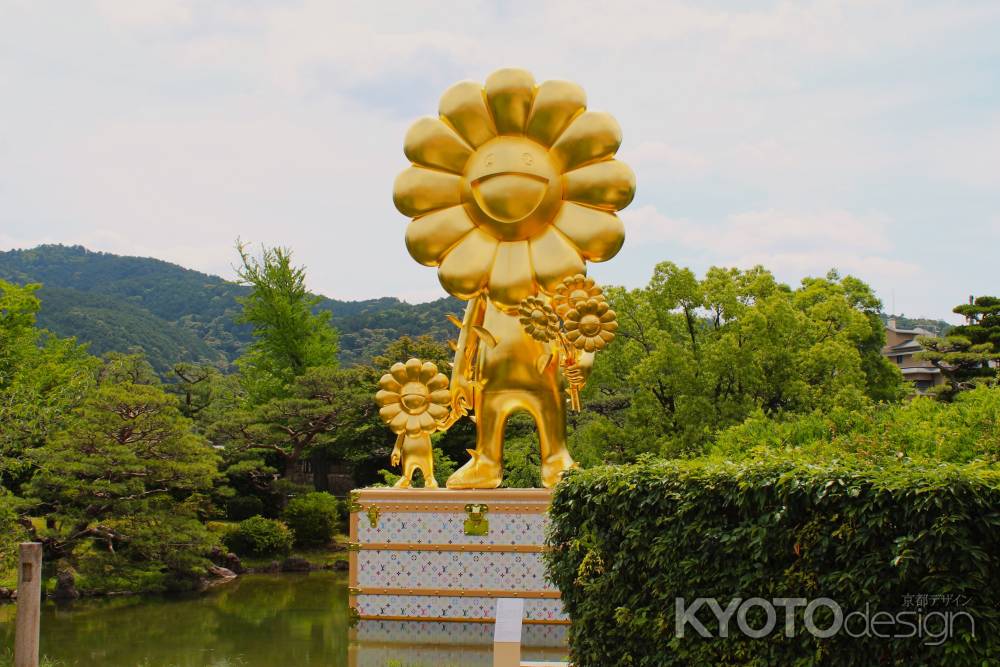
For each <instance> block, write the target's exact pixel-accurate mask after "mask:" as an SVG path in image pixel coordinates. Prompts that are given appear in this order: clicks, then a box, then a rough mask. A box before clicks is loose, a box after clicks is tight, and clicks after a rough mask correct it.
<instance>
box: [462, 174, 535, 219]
mask: <svg viewBox="0 0 1000 667" xmlns="http://www.w3.org/2000/svg"><path fill="white" fill-rule="evenodd" d="M470 185H471V186H472V194H473V196H474V197H475V198H476V203H477V204H479V207H480V208H481V209H482V210H483V212H485V213H487V214H488V215H489V216H490V217H492V218H494V219H495V220H498V221H500V222H508V223H510V222H519V221H521V220H524V219H525V218H527V217H528V216H529V215H531V214H532V213H533V212H534V211H535V209H537V208H538V205H539V204H541V203H542V199H544V197H545V192H546V190H547V189H548V187H549V180H548V179H547V178H545V177H543V176H537V175H535V174H525V173H522V172H517V171H501V172H498V173H496V174H490V175H489V176H482V177H480V178H477V179H476V180H474V181H472V182H471V183H470Z"/></svg>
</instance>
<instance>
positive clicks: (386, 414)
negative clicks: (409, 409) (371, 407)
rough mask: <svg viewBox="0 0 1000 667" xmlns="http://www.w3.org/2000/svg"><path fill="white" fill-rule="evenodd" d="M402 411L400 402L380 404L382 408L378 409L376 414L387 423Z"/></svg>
mask: <svg viewBox="0 0 1000 667" xmlns="http://www.w3.org/2000/svg"><path fill="white" fill-rule="evenodd" d="M402 411H403V406H402V405H401V404H399V403H391V404H389V405H385V406H382V409H381V410H379V411H378V414H379V416H380V417H381V418H382V420H383V421H384V422H386V423H387V424H388V423H389V422H391V421H392V420H393V419H395V418H396V415H398V414H399V413H400V412H402Z"/></svg>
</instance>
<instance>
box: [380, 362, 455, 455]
mask: <svg viewBox="0 0 1000 667" xmlns="http://www.w3.org/2000/svg"><path fill="white" fill-rule="evenodd" d="M378 384H379V387H380V389H379V392H378V393H377V394H375V400H376V402H378V404H379V406H380V407H381V409H380V410H379V415H380V416H381V417H382V420H383V421H384V422H385V423H386V424H388V425H389V428H390V429H392V432H393V433H397V434H404V433H405V434H406V435H409V436H412V437H416V436H418V435H420V434H429V433H433V432H434V431H436V430H437V429H438V423H439V422H440V421H441V420H442V419H444V418H445V417H447V416H448V413H449V409H448V406H449V404H450V403H451V392H449V391H448V377H447V376H446V375H444V374H443V373H439V372H438V369H437V366H435V365H434V364H432V363H431V362H429V361H425V362H421V361H420V360H419V359H410V360H409V361H407V362H406V363H405V364H402V363H397V364H393V366H392V368H390V369H389V372H388V373H386V374H385V375H383V376H382V379H381V380H379V383H378Z"/></svg>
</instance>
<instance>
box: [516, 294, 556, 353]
mask: <svg viewBox="0 0 1000 667" xmlns="http://www.w3.org/2000/svg"><path fill="white" fill-rule="evenodd" d="M518 314H519V315H520V321H521V326H522V327H524V331H525V332H526V333H527V334H528V335H529V336H531V337H532V338H534V339H535V340H540V341H542V342H543V343H547V342H549V341H550V340H555V338H556V337H558V336H559V316H558V315H556V312H555V311H554V310H552V307H551V306H549V304H547V303H545V301H544V300H543V299H539V298H538V297H536V296H529V297H528V298H526V299H525V300H524V301H522V302H521V307H520V308H519V309H518Z"/></svg>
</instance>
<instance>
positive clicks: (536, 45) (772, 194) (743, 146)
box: [0, 0, 1000, 314]
mask: <svg viewBox="0 0 1000 667" xmlns="http://www.w3.org/2000/svg"><path fill="white" fill-rule="evenodd" d="M96 2H97V4H96V5H90V4H85V3H66V4H64V5H62V6H59V7H48V6H46V4H45V3H29V2H21V3H17V4H15V5H14V6H13V9H11V11H9V12H7V11H6V10H5V16H4V25H3V26H2V27H0V30H2V31H3V33H4V34H3V39H2V40H0V87H2V88H3V89H4V90H5V91H11V94H10V95H9V96H8V97H7V98H5V107H4V112H3V113H4V122H3V123H2V124H0V228H2V229H0V233H2V234H5V235H6V236H0V247H7V246H10V245H12V244H14V243H18V242H24V241H25V240H33V239H40V240H57V241H63V242H73V241H77V242H82V243H84V244H86V245H90V246H94V247H95V249H105V250H114V251H116V252H129V253H132V254H152V255H155V256H158V257H162V258H164V259H169V260H171V261H175V262H178V263H181V264H185V265H189V266H192V267H195V268H199V269H203V270H209V271H215V272H220V273H224V274H228V270H229V264H230V263H231V260H232V256H233V254H232V243H233V241H234V239H235V238H236V237H237V236H242V237H243V238H245V239H247V240H250V241H254V242H264V243H272V244H274V243H277V244H283V245H288V246H291V247H292V248H293V249H295V251H296V253H297V257H298V258H299V259H300V260H301V261H302V262H303V263H305V264H306V265H308V266H309V269H310V270H309V277H310V281H311V283H312V286H313V287H314V288H315V289H317V290H319V291H322V292H324V293H327V294H330V295H332V296H338V297H342V298H343V297H354V298H357V297H370V296H379V295H384V294H401V293H404V290H405V293H406V294H410V295H415V296H414V298H416V295H427V296H428V298H430V297H431V296H433V295H435V294H441V291H440V288H439V287H438V285H437V280H436V278H435V275H434V271H433V270H430V269H426V268H424V267H419V266H417V265H416V264H415V263H414V262H413V261H412V260H411V259H410V258H409V257H408V255H407V254H406V252H405V249H404V247H403V229H404V226H405V220H404V219H403V218H402V216H400V215H399V214H398V213H397V212H396V211H395V210H394V209H393V207H392V204H391V200H390V194H389V193H390V189H391V182H392V179H393V177H394V176H395V174H396V172H397V171H398V170H399V169H401V168H402V166H403V164H404V159H403V156H402V152H401V141H402V136H403V133H404V131H405V127H406V125H407V124H408V122H409V121H410V120H411V119H412V118H414V117H415V116H417V115H420V114H427V113H433V112H434V110H435V103H436V100H437V97H438V95H439V94H440V92H442V91H443V90H444V88H445V87H446V86H447V85H449V84H450V83H452V82H453V81H455V80H457V79H460V78H463V77H467V78H474V79H477V80H482V79H483V77H484V76H485V75H486V74H488V73H489V72H490V71H492V70H493V69H494V68H496V67H499V66H504V65H515V66H524V67H528V68H530V69H533V70H534V72H535V74H536V76H537V77H538V78H539V79H540V80H541V79H544V78H550V77H559V78H569V79H573V80H576V81H579V82H580V83H581V84H582V85H583V86H584V87H585V88H586V89H587V92H588V95H589V99H590V103H591V106H592V108H599V109H606V110H608V111H611V112H612V113H613V114H615V116H616V117H617V118H618V119H619V121H620V122H621V124H622V126H623V129H624V133H625V143H624V145H623V147H622V151H621V153H620V156H621V157H622V158H623V159H624V160H626V161H628V162H629V163H630V164H631V165H632V166H633V167H634V168H635V170H636V173H637V179H638V183H639V192H638V195H637V200H636V203H635V204H634V205H633V206H635V209H634V210H627V211H626V212H625V218H626V220H627V221H628V229H629V239H628V241H627V246H626V252H624V253H623V258H620V259H619V260H616V261H614V262H611V263H609V264H608V265H606V266H601V267H599V271H600V272H601V273H602V275H604V274H605V273H606V274H607V276H608V278H609V279H610V280H618V278H617V276H618V275H620V272H622V271H624V272H628V271H629V270H630V267H628V266H624V264H627V263H628V262H629V261H631V259H630V258H628V257H625V256H626V255H627V254H628V253H632V252H634V251H635V249H636V248H638V247H639V246H641V245H642V244H643V243H654V244H661V245H662V255H661V256H660V257H659V258H660V259H665V258H671V257H673V258H674V259H680V258H678V257H677V256H676V255H675V254H674V251H675V249H680V250H682V251H683V252H684V257H694V258H700V260H701V261H703V262H708V263H740V264H746V263H753V262H757V261H760V262H763V263H765V264H767V265H768V266H772V267H774V268H775V270H776V271H777V272H778V273H779V274H782V272H785V273H788V274H790V275H791V274H795V275H798V274H802V273H811V274H817V273H822V272H823V271H825V270H826V269H827V268H829V267H830V266H838V267H840V268H841V269H843V270H845V271H853V272H856V273H858V274H859V275H861V276H863V277H864V276H868V275H872V276H876V278H873V280H880V281H881V280H884V284H886V285H890V286H891V284H892V283H891V281H892V280H894V279H900V280H904V279H909V280H911V281H912V284H913V285H916V284H917V283H919V280H917V277H916V276H915V274H914V271H915V268H914V267H916V266H918V265H920V266H924V267H932V266H937V265H939V264H940V263H941V261H942V259H941V256H942V255H943V254H944V255H946V254H947V253H948V252H949V251H948V248H947V244H948V243H949V238H950V235H949V234H948V229H947V225H943V224H940V223H942V222H949V221H950V220H961V221H962V222H963V224H966V225H967V227H966V228H968V229H976V230H984V229H985V230H987V233H988V232H989V230H990V229H991V225H992V229H993V230H995V229H996V220H995V218H993V219H992V221H991V217H992V216H995V211H996V210H1000V195H998V192H1000V189H998V188H997V187H996V186H997V183H998V182H997V180H996V179H997V174H1000V165H998V164H997V161H996V160H997V157H996V156H997V155H1000V134H998V132H997V124H996V119H997V117H998V116H997V113H998V105H997V103H996V100H995V99H993V98H990V96H989V95H987V94H986V93H984V92H983V91H989V90H991V89H993V88H995V77H993V78H991V76H990V74H989V72H990V70H989V67H988V66H987V64H988V63H989V62H992V61H990V60H989V58H993V59H995V57H996V51H995V47H994V46H990V45H991V44H993V43H994V42H995V35H996V33H997V26H998V24H1000V5H998V4H997V3H977V2H968V3H959V2H956V3H947V4H938V5H927V4H922V5H912V4H910V3H902V2H899V1H898V0H876V1H871V0H865V1H858V0H855V1H849V2H839V1H833V0H814V1H808V2H772V3H753V6H752V7H751V6H749V5H746V4H743V3H732V4H730V5H729V6H726V4H725V3H711V4H705V3H692V2H681V1H654V0H644V1H641V2H621V3H596V2H585V1H581V0H577V1H574V2H569V1H568V0H565V1H564V0H559V1H554V2H543V3H537V2H532V3H527V2H525V3H517V2H515V3H507V4H504V5H491V4H488V3H482V2H469V3H458V4H456V3H452V2H440V1H429V2H421V3H404V2H398V3H390V2H379V3H335V2H328V1H327V0H302V1H296V2H284V1H281V2H279V1H277V0H275V1H273V2H266V1H261V0H258V1H256V2H244V1H242V0H231V1H228V0H219V1H218V2H211V3H208V2H190V1H183V0H177V1H170V0H144V1H143V2H135V1H132V0H96ZM977 62H978V63H980V65H981V66H975V67H973V66H970V64H971V63H977ZM991 86H992V88H991ZM977 109H978V112H976V110H977ZM965 188H973V189H974V190H975V195H976V197H977V199H976V202H975V206H972V205H971V204H970V205H969V206H968V207H965V208H963V205H964V203H965V202H964V199H963V197H964V196H965V195H966V190H965ZM931 210H942V211H947V212H948V215H949V220H937V221H936V220H930V219H927V214H925V212H926V211H931ZM658 211H664V212H669V216H664V215H662V214H660V213H659V212H658ZM868 211H877V212H878V213H877V214H871V213H867V212H868ZM984 211H988V213H984ZM695 221H697V222H695ZM935 223H937V226H935ZM900 231H905V234H904V233H899V232H900ZM988 245H989V244H982V245H981V246H976V245H975V244H973V247H972V249H971V250H969V244H964V245H963V246H962V249H961V252H963V253H968V255H969V256H968V257H967V258H964V257H963V260H966V259H967V261H963V262H962V263H963V266H975V265H976V264H977V263H978V264H979V265H984V264H985V262H983V261H982V260H984V259H986V258H987V257H988V253H989V250H988ZM951 256H957V254H956V252H955V249H952V251H951ZM632 257H635V255H632ZM644 261H649V257H648V256H644ZM644 270H645V269H643V271H644ZM941 274H943V275H940V276H939V278H938V279H937V280H935V281H927V282H925V283H921V284H920V289H921V290H922V292H920V293H915V295H914V297H913V298H914V301H915V303H916V307H914V308H912V309H911V312H915V311H922V312H926V313H928V314H932V313H933V312H942V311H947V310H948V309H950V304H951V303H953V302H954V301H955V298H954V292H956V291H962V290H964V289H965V286H964V285H965V284H966V283H970V282H973V281H971V280H969V278H968V276H962V277H955V276H954V272H951V273H949V272H941ZM629 275H630V276H631V275H632V274H629ZM359 276H364V279H363V280H362V279H359ZM878 276H883V277H884V278H878ZM959 283H961V284H959Z"/></svg>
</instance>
